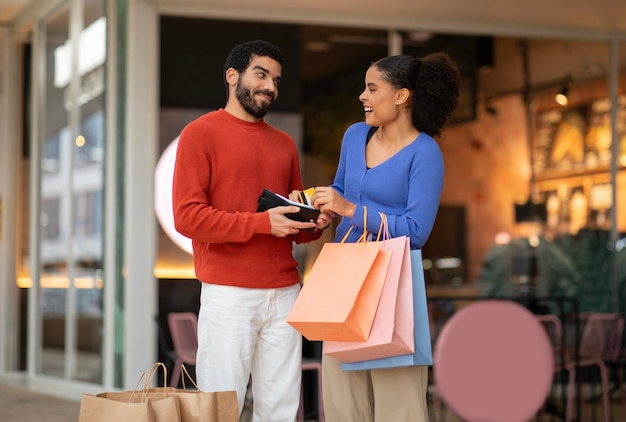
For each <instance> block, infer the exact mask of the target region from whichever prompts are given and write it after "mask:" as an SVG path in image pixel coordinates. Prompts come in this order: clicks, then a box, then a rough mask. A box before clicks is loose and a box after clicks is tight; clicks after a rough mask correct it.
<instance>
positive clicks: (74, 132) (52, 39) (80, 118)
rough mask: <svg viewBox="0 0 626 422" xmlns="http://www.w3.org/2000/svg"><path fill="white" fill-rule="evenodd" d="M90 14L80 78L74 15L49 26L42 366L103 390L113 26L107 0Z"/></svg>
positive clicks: (53, 19)
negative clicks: (107, 71)
mask: <svg viewBox="0 0 626 422" xmlns="http://www.w3.org/2000/svg"><path fill="white" fill-rule="evenodd" d="M83 10H84V11H85V16H83V19H82V21H83V23H84V29H83V31H81V33H80V35H79V39H78V45H79V51H78V53H79V57H78V66H77V69H78V74H74V73H73V70H72V63H73V55H74V54H75V52H74V51H72V46H73V45H76V44H75V43H73V42H72V40H71V38H70V33H69V28H70V26H71V25H70V15H71V14H70V10H69V7H63V8H60V9H59V10H57V11H55V12H54V13H53V14H51V15H50V16H49V17H48V18H47V19H46V22H45V41H46V42H45V49H46V52H45V57H46V64H45V67H46V72H45V74H46V75H47V76H46V82H45V86H44V87H43V88H44V89H43V92H44V101H45V110H44V112H43V113H42V115H43V122H42V123H41V127H42V133H43V134H42V136H41V138H42V140H41V145H42V153H41V163H40V168H41V170H42V171H41V178H42V179H41V194H40V205H41V214H40V218H39V227H40V239H41V242H40V257H41V258H40V259H41V261H40V263H39V265H40V278H39V280H38V283H39V286H40V287H41V290H40V292H41V297H40V299H41V300H40V302H39V303H40V306H41V309H40V310H41V317H42V327H43V336H42V342H41V350H40V359H38V360H39V362H40V368H39V371H40V372H41V373H43V374H46V375H52V376H55V377H60V378H66V379H74V380H80V381H86V382H93V383H100V382H101V381H102V361H101V352H102V348H103V344H102V317H103V315H102V308H103V306H102V288H103V283H102V266H103V262H102V256H103V226H104V215H103V209H104V194H103V192H104V176H103V174H104V139H105V115H104V109H105V107H104V95H103V94H104V86H105V79H104V64H105V57H106V44H105V40H106V20H105V18H104V17H103V15H104V4H103V1H101V0H93V1H92V0H87V1H85V4H84V8H83Z"/></svg>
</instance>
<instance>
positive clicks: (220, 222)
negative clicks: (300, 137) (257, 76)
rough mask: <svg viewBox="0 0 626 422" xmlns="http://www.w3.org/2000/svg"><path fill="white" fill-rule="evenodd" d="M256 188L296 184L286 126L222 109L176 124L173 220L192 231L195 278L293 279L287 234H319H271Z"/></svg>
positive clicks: (256, 283)
mask: <svg viewBox="0 0 626 422" xmlns="http://www.w3.org/2000/svg"><path fill="white" fill-rule="evenodd" d="M264 188H266V189H269V190H271V191H273V192H276V193H279V194H281V195H284V196H286V195H288V194H289V192H291V191H292V190H294V189H298V190H301V189H302V178H301V175H300V162H299V157H298V150H297V148H296V145H295V143H294V141H293V139H292V138H291V137H290V136H289V135H288V134H286V133H285V132H282V131H280V130H278V129H276V128H274V127H272V126H270V125H268V124H266V123H265V122H264V121H263V120H261V121H259V122H255V123H250V122H246V121H243V120H240V119H238V118H236V117H235V116H233V115H231V114H230V113H228V112H226V111H225V110H223V109H220V110H217V111H213V112H210V113H207V114H205V115H203V116H201V117H199V118H198V119H196V120H194V121H192V122H190V123H189V124H188V125H187V126H186V127H185V128H184V129H183V131H182V133H181V135H180V139H179V142H178V151H177V154H176V166H175V169H174V181H173V206H174V223H175V226H176V229H177V230H178V231H179V232H180V233H181V234H183V235H185V236H187V237H189V238H191V239H192V242H193V254H194V266H195V271H196V277H197V278H198V279H199V280H200V281H203V282H207V283H213V284H222V285H230V286H239V287H250V288H277V287H284V286H289V285H292V284H295V283H297V282H299V281H300V275H299V273H298V270H297V266H298V263H297V261H296V260H295V259H294V258H293V254H292V244H293V241H294V240H295V241H296V243H303V242H308V241H311V240H315V239H317V238H319V236H320V235H321V234H320V233H309V232H306V231H300V232H299V233H298V234H297V235H295V236H287V237H276V236H273V235H271V234H270V228H271V227H270V219H269V215H268V213H267V212H261V213H257V212H256V209H257V204H258V198H259V195H260V194H261V193H262V191H263V189H264Z"/></svg>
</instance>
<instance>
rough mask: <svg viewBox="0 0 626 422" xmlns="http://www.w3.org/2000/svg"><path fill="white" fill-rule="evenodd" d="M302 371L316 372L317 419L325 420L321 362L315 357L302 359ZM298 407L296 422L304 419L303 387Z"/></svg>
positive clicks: (320, 421) (323, 421) (321, 421)
mask: <svg viewBox="0 0 626 422" xmlns="http://www.w3.org/2000/svg"><path fill="white" fill-rule="evenodd" d="M302 371H303V372H304V371H316V372H317V420H318V421H319V422H325V420H326V418H325V417H324V400H323V396H322V362H321V361H319V360H317V359H303V360H302ZM301 388H302V390H301V393H300V407H299V408H298V422H303V421H304V387H301Z"/></svg>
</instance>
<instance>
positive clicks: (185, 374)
mask: <svg viewBox="0 0 626 422" xmlns="http://www.w3.org/2000/svg"><path fill="white" fill-rule="evenodd" d="M180 369H181V379H182V381H183V390H185V391H187V386H186V385H185V378H187V379H188V380H189V381H191V383H192V384H193V386H194V387H195V388H196V390H198V391H200V387H198V384H196V382H195V381H194V380H193V378H192V377H191V375H189V372H188V371H187V368H186V367H185V364H184V363H181V364H180Z"/></svg>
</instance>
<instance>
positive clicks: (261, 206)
mask: <svg viewBox="0 0 626 422" xmlns="http://www.w3.org/2000/svg"><path fill="white" fill-rule="evenodd" d="M309 190H311V189H309ZM307 191H308V190H307ZM307 191H303V192H302V193H304V192H307ZM303 198H305V199H306V197H303ZM309 198H310V195H309ZM289 205H295V206H297V207H298V208H299V210H298V212H296V213H287V214H285V217H287V218H290V219H292V220H296V221H303V222H309V221H313V222H316V221H317V218H318V217H319V215H320V211H319V210H317V209H315V208H314V207H313V206H312V205H310V201H307V202H306V203H302V202H296V201H292V200H291V199H289V198H285V197H284V196H282V195H279V194H277V193H274V192H272V191H269V190H267V189H263V193H262V194H261V196H259V203H258V208H257V212H262V211H267V210H268V209H270V208H274V207H283V206H289Z"/></svg>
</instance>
